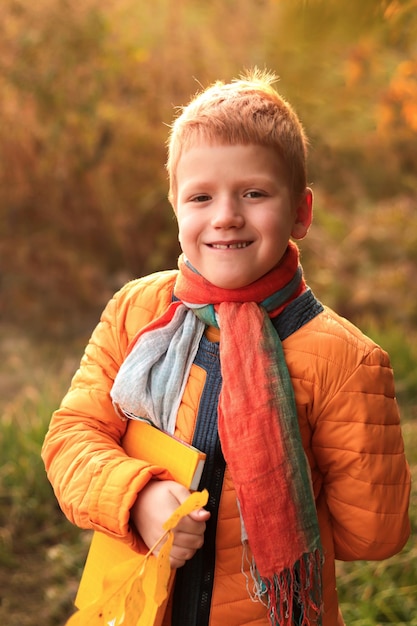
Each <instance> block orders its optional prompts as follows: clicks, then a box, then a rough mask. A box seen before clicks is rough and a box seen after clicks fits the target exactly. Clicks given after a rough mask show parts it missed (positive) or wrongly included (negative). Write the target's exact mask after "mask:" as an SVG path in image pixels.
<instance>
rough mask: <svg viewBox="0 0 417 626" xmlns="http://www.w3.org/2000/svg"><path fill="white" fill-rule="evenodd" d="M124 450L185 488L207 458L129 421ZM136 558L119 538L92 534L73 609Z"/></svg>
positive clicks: (83, 604)
mask: <svg viewBox="0 0 417 626" xmlns="http://www.w3.org/2000/svg"><path fill="white" fill-rule="evenodd" d="M123 448H124V449H125V451H126V452H127V454H128V455H129V456H131V457H133V458H137V459H141V460H142V461H146V462H148V463H151V464H152V465H157V466H159V467H163V468H165V469H167V470H168V471H169V473H170V474H171V476H172V478H173V480H175V481H176V482H179V483H181V484H182V485H184V487H187V489H190V490H191V491H193V490H196V489H197V488H198V484H199V482H200V478H201V474H202V471H203V467H204V461H205V459H206V455H205V454H204V452H201V451H200V450H197V448H194V447H193V446H191V445H189V444H187V443H185V442H183V441H180V440H179V439H177V438H175V437H173V436H172V435H169V434H168V433H165V432H163V431H162V430H160V429H159V428H156V427H155V426H152V425H151V424H149V423H147V422H143V421H140V420H129V424H128V427H127V430H126V434H125V436H124V439H123ZM135 556H137V553H136V552H135V551H134V550H132V549H131V548H130V547H129V546H127V545H126V544H124V543H122V542H121V541H119V540H118V539H115V538H114V537H109V536H108V535H105V534H104V533H100V532H97V531H96V532H94V534H93V538H92V541H91V545H90V550H89V552H88V556H87V560H86V563H85V567H84V571H83V574H82V577H81V581H80V586H79V588H78V593H77V597H76V599H75V606H76V607H77V608H78V609H83V608H85V607H86V606H88V605H90V604H92V603H93V602H95V601H97V600H98V599H99V598H100V596H101V594H102V591H103V578H104V575H105V574H106V573H108V572H109V570H110V569H112V568H113V567H115V566H116V565H118V564H120V563H122V562H123V561H126V560H128V559H131V558H133V557H135Z"/></svg>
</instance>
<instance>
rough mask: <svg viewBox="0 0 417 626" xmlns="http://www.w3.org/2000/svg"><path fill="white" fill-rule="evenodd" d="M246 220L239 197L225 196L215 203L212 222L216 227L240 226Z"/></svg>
mask: <svg viewBox="0 0 417 626" xmlns="http://www.w3.org/2000/svg"><path fill="white" fill-rule="evenodd" d="M244 221H245V220H244V216H243V212H242V210H241V206H240V203H239V200H238V198H234V197H233V196H224V197H221V198H218V199H217V202H216V203H215V204H214V205H213V216H212V220H211V224H212V226H213V227H214V228H240V227H241V226H242V225H243V223H244Z"/></svg>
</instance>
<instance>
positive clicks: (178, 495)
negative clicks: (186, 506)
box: [169, 482, 210, 522]
mask: <svg viewBox="0 0 417 626" xmlns="http://www.w3.org/2000/svg"><path fill="white" fill-rule="evenodd" d="M169 491H170V493H171V496H172V497H173V498H175V499H176V500H177V502H178V504H182V503H183V502H185V500H186V499H187V498H188V497H189V496H190V495H191V492H190V491H189V490H188V489H187V488H186V487H184V486H183V485H181V484H180V483H176V482H172V483H171V484H170V489H169ZM189 517H191V519H193V520H194V521H195V522H206V521H207V520H208V519H209V517H210V512H209V511H206V509H197V510H196V511H192V512H191V513H189Z"/></svg>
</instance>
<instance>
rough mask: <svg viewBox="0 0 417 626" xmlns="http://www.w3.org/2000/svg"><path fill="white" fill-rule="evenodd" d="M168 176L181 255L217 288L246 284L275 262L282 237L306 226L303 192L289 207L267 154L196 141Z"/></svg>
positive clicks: (308, 198) (307, 196)
mask: <svg viewBox="0 0 417 626" xmlns="http://www.w3.org/2000/svg"><path fill="white" fill-rule="evenodd" d="M176 173H177V196H176V206H175V207H174V208H175V213H176V216H177V220H178V228H179V241H180V244H181V247H182V250H183V252H184V254H185V256H186V257H187V258H188V260H189V261H190V263H191V264H192V265H193V266H194V268H195V269H196V270H197V271H198V272H199V273H200V274H202V276H204V278H206V279H207V280H208V281H209V282H211V283H212V284H214V285H216V286H217V287H222V288H224V289H239V288H241V287H245V286H246V285H249V284H250V283H253V282H254V281H255V280H257V279H258V278H260V277H261V276H263V275H264V274H266V273H267V272H269V271H270V270H271V269H272V268H274V267H275V266H276V265H277V264H278V263H279V261H280V260H281V258H282V256H283V254H284V252H285V250H286V248H287V245H288V241H289V238H290V236H292V237H294V238H295V239H302V238H303V237H304V236H305V235H306V233H307V231H308V228H309V226H310V224H311V219H312V195H311V191H310V190H309V189H306V191H305V193H304V194H303V196H302V198H301V199H300V200H299V201H298V204H295V203H294V200H293V198H292V196H291V192H290V188H289V185H288V182H287V176H286V172H285V168H284V165H283V163H282V162H281V159H280V158H279V156H278V155H277V154H276V152H275V151H274V150H273V149H272V148H269V147H265V146H258V145H252V144H250V145H223V144H208V143H203V142H201V143H198V144H197V145H194V146H192V147H191V148H190V149H189V150H187V151H186V152H185V153H183V154H182V155H181V157H180V160H179V162H178V167H177V172H176Z"/></svg>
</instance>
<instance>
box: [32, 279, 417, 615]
mask: <svg viewBox="0 0 417 626" xmlns="http://www.w3.org/2000/svg"><path fill="white" fill-rule="evenodd" d="M175 276H176V272H175V271H169V272H161V273H158V274H154V275H151V276H148V277H146V278H142V279H139V280H136V281H133V282H131V283H129V284H128V285H126V286H125V287H124V288H123V289H122V290H121V291H120V292H119V293H118V294H116V296H115V297H114V298H113V299H112V300H111V301H110V302H109V304H108V305H107V307H106V309H105V311H104V313H103V315H102V318H101V320H100V323H99V324H98V326H97V328H96V329H95V331H94V333H93V335H92V337H91V340H90V342H89V345H88V346H87V348H86V351H85V355H84V357H83V359H82V361H81V366H80V369H79V370H78V372H77V373H76V374H75V376H74V379H73V381H72V385H71V388H70V390H69V391H68V393H67V395H66V396H65V398H64V400H63V402H62V404H61V407H60V408H59V410H58V411H56V412H55V414H54V416H53V418H52V421H51V424H50V428H49V431H48V433H47V436H46V439H45V443H44V447H43V452H42V455H43V459H44V462H45V465H46V468H47V472H48V477H49V479H50V481H51V483H52V485H53V487H54V490H55V493H56V496H57V498H58V500H59V503H60V505H61V507H62V509H63V511H64V513H65V514H66V515H67V517H68V518H69V519H70V520H71V521H72V522H73V523H75V524H77V525H78V526H80V527H82V528H89V529H95V530H100V531H104V532H106V533H108V534H110V535H112V536H114V537H118V538H120V539H121V540H123V541H125V542H127V543H129V544H130V545H131V546H133V547H134V548H135V549H137V550H138V551H140V550H143V549H144V546H143V544H142V542H141V539H140V537H138V536H137V534H136V532H135V529H133V528H132V527H131V525H130V520H129V511H130V509H131V507H132V505H133V503H134V502H135V499H136V496H137V493H138V492H139V491H140V490H141V489H142V488H143V486H144V485H145V484H146V483H147V482H148V481H149V480H150V479H151V478H152V477H154V476H159V478H161V479H164V478H169V475H168V474H167V472H165V471H164V469H163V468H157V467H152V468H151V467H149V466H147V465H146V464H144V463H143V462H142V463H141V462H140V461H139V460H136V459H131V458H129V457H127V456H126V454H125V453H124V451H123V449H122V448H121V446H120V441H121V438H122V436H123V434H124V432H125V429H126V422H123V421H122V420H121V419H120V418H119V417H118V416H117V415H116V413H115V412H114V410H113V406H112V403H111V400H110V395H109V392H110V389H111V387H112V384H113V381H114V378H115V376H116V374H117V372H118V370H119V367H120V365H121V363H122V362H123V360H124V358H125V354H126V350H127V347H128V344H129V342H130V341H131V339H132V338H133V337H134V335H135V334H136V333H137V332H138V330H139V329H140V328H142V327H143V326H144V325H146V324H147V323H148V322H150V321H151V320H153V319H154V318H155V317H156V316H158V315H160V314H161V313H162V312H164V311H165V310H166V309H167V307H168V306H169V304H170V302H171V299H172V290H173V284H174V281H175ZM217 333H218V331H215V330H214V329H209V332H208V338H209V339H210V340H211V341H213V340H216V339H217V338H218V335H217ZM213 345H214V344H213ZM283 346H284V351H285V356H286V360H287V364H288V368H289V371H290V374H291V378H292V382H293V387H294V391H295V398H296V404H297V410H298V417H299V424H300V430H301V436H302V440H303V445H304V448H305V451H306V454H307V457H308V460H309V463H310V467H311V473H312V479H313V487H314V494H315V499H316V506H317V511H318V518H319V524H320V529H321V536H322V544H323V548H324V555H325V562H324V575H323V576H324V579H323V582H324V589H323V594H324V617H323V626H336V625H341V624H343V620H342V617H341V615H340V613H339V609H338V600H337V592H336V582H335V564H334V561H335V558H336V559H342V560H355V559H365V560H370V559H385V558H387V557H390V556H392V555H393V554H395V553H396V552H398V551H399V550H401V548H402V547H403V546H404V544H405V542H406V541H407V538H408V536H409V520H408V514H407V510H408V502H409V490H410V474H409V469H408V466H407V463H406V460H405V457H404V450H403V440H402V435H401V430H400V425H399V415H398V409H397V405H396V401H395V399H394V384H393V376H392V371H391V368H390V364H389V359H388V357H387V355H386V353H385V352H384V351H383V350H381V349H380V348H379V347H378V346H376V345H375V344H374V343H373V342H372V341H371V340H370V339H368V338H367V337H365V336H364V335H363V334H361V333H360V331H358V330H357V329H356V328H355V327H354V326H353V325H351V324H350V323H349V322H347V321H346V320H345V319H343V318H340V317H339V316H337V315H336V314H335V313H334V312H332V311H331V310H329V309H326V308H324V310H322V312H320V313H319V314H318V315H316V316H315V317H313V319H311V320H310V321H308V323H306V324H305V325H303V326H302V327H301V328H300V329H299V330H297V331H296V332H294V333H293V334H291V335H290V336H289V337H287V338H286V339H285V340H284V341H283ZM205 378H206V373H205V371H204V370H203V369H202V368H201V367H199V366H198V365H196V364H194V365H193V367H192V370H191V373H190V378H189V381H188V385H187V387H186V389H185V393H184V396H183V400H182V404H181V406H180V409H179V413H178V419H177V429H176V434H177V435H178V436H179V437H180V438H181V439H183V440H185V441H187V442H191V440H192V438H193V432H194V429H195V425H196V419H197V413H198V409H199V404H200V401H201V396H202V390H203V388H204V383H205ZM215 546H216V548H215V551H216V555H215V556H216V558H215V570H214V583H213V588H212V597H211V609H210V621H209V623H210V624H211V625H214V626H224V624H227V626H244V625H245V626H249V625H250V626H261V625H262V626H267V624H268V620H267V617H266V609H265V607H264V606H263V605H262V604H260V603H257V602H252V600H251V599H250V597H249V595H248V592H247V589H246V584H247V583H246V579H245V576H244V575H243V574H242V573H241V569H242V547H241V543H240V522H239V515H238V510H237V506H236V498H235V493H234V489H233V484H232V481H231V478H230V475H229V473H228V471H227V467H226V470H225V474H224V481H223V487H222V490H221V499H220V505H219V510H218V519H217V531H216V538H215ZM169 611H170V609H169V610H168V614H167V616H166V618H165V622H164V624H166V625H167V624H170V623H171V618H170V616H169V615H170V613H169Z"/></svg>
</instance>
